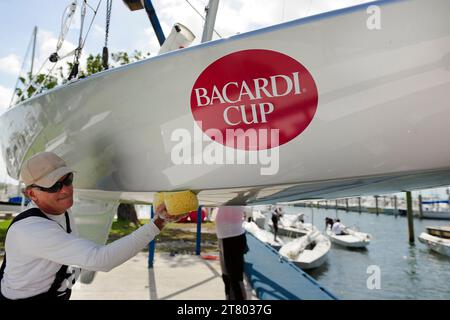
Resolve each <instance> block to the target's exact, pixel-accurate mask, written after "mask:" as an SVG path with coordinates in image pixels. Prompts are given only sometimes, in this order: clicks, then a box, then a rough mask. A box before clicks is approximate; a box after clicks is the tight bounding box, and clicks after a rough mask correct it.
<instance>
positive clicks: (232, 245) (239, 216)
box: [216, 206, 248, 300]
mask: <svg viewBox="0 0 450 320" xmlns="http://www.w3.org/2000/svg"><path fill="white" fill-rule="evenodd" d="M244 219H245V207H242V206H221V207H219V208H218V209H217V215H216V232H217V238H218V240H219V255H220V267H221V269H222V280H223V283H224V285H225V297H226V300H246V298H247V295H246V291H245V286H244V263H245V260H244V254H245V253H246V252H247V251H248V247H247V238H246V236H245V229H244V227H243V222H244Z"/></svg>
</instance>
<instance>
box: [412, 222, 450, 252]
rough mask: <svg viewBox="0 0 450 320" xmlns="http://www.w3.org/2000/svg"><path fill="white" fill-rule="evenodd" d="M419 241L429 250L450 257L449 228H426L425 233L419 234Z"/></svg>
mask: <svg viewBox="0 0 450 320" xmlns="http://www.w3.org/2000/svg"><path fill="white" fill-rule="evenodd" d="M419 241H420V242H422V243H423V244H426V245H427V247H428V248H429V249H430V250H433V251H435V252H438V253H440V254H443V255H445V256H447V257H450V227H427V232H422V233H421V234H420V236H419Z"/></svg>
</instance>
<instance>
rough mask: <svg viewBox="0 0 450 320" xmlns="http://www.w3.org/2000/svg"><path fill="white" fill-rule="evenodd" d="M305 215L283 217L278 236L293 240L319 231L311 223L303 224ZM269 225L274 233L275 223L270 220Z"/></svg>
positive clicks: (279, 224) (280, 221)
mask: <svg viewBox="0 0 450 320" xmlns="http://www.w3.org/2000/svg"><path fill="white" fill-rule="evenodd" d="M301 219H303V214H299V215H294V214H292V215H287V214H285V215H283V216H282V217H281V218H280V220H279V221H278V234H279V235H282V236H286V237H291V238H298V237H302V236H304V235H306V234H308V233H309V232H311V231H314V230H317V229H316V227H315V226H313V225H312V224H311V223H304V222H301ZM267 225H268V226H269V228H270V229H271V230H272V231H273V222H272V220H271V219H269V220H268V222H267Z"/></svg>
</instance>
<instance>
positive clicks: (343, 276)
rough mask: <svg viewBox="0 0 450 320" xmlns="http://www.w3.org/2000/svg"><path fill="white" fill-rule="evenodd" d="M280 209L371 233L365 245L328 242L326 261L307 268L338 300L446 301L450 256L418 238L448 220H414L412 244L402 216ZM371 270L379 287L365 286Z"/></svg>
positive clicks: (320, 226) (318, 222) (316, 222)
mask: <svg viewBox="0 0 450 320" xmlns="http://www.w3.org/2000/svg"><path fill="white" fill-rule="evenodd" d="M284 212H285V214H298V213H304V214H305V222H306V223H308V222H309V223H310V222H312V218H313V219H314V225H315V226H316V227H317V228H318V229H319V231H322V232H323V231H324V230H325V217H330V218H333V219H336V218H339V219H340V220H341V222H342V223H343V224H344V225H346V226H347V227H356V228H357V229H358V230H359V231H361V232H365V233H369V234H371V236H372V238H371V243H370V244H369V246H368V247H367V249H363V250H361V249H348V248H344V247H340V246H338V245H336V244H332V247H331V250H330V251H329V253H328V258H327V261H326V262H325V263H324V264H323V265H322V266H321V267H319V268H317V269H313V270H308V271H307V273H308V274H309V275H310V276H312V277H313V278H314V279H316V280H317V281H318V282H319V283H321V284H322V285H323V286H325V287H326V288H327V289H328V290H330V291H331V292H333V293H334V294H335V295H337V296H338V298H339V299H436V300H440V299H450V258H448V257H446V256H443V255H440V254H438V253H434V252H432V251H430V250H428V248H427V247H426V246H425V245H424V244H422V243H420V242H419V240H418V239H417V237H418V236H419V235H420V233H421V232H425V231H426V229H425V228H426V227H427V226H448V225H450V221H449V220H428V219H418V218H414V231H415V234H414V236H415V243H414V244H412V245H411V244H410V243H409V241H408V239H409V237H408V223H407V218H406V217H404V216H394V215H386V214H381V213H380V214H379V215H377V214H375V213H367V212H362V213H358V212H346V211H343V210H335V209H317V208H310V207H307V208H305V207H293V206H286V207H284ZM282 238H283V240H284V241H286V240H289V238H286V237H282ZM371 266H375V267H371ZM373 268H375V269H377V270H379V271H380V273H379V275H380V277H379V280H380V282H379V284H380V287H379V289H378V288H373V287H374V286H373V285H372V286H371V285H368V279H369V277H371V276H373V275H374V272H373V271H372V270H373ZM378 268H379V269H378ZM369 282H370V281H369Z"/></svg>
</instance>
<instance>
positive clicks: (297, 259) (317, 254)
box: [278, 230, 331, 269]
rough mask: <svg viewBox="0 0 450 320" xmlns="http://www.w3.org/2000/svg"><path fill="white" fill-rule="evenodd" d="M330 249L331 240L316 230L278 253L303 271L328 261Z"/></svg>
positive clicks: (293, 241) (285, 246)
mask: <svg viewBox="0 0 450 320" xmlns="http://www.w3.org/2000/svg"><path fill="white" fill-rule="evenodd" d="M330 248H331V242H330V240H328V239H327V237H325V236H324V235H323V234H322V233H320V232H319V231H317V230H315V231H312V232H310V233H308V234H307V235H304V236H302V237H300V238H297V239H293V240H292V241H290V242H289V243H287V244H285V245H284V246H282V247H281V248H280V250H279V251H278V252H279V254H280V255H281V256H283V257H285V258H286V259H288V260H289V261H291V262H293V263H294V264H295V265H297V266H298V267H300V268H301V269H313V268H317V267H320V266H321V265H322V264H323V263H324V262H325V261H326V258H327V254H328V252H329V251H330Z"/></svg>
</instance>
